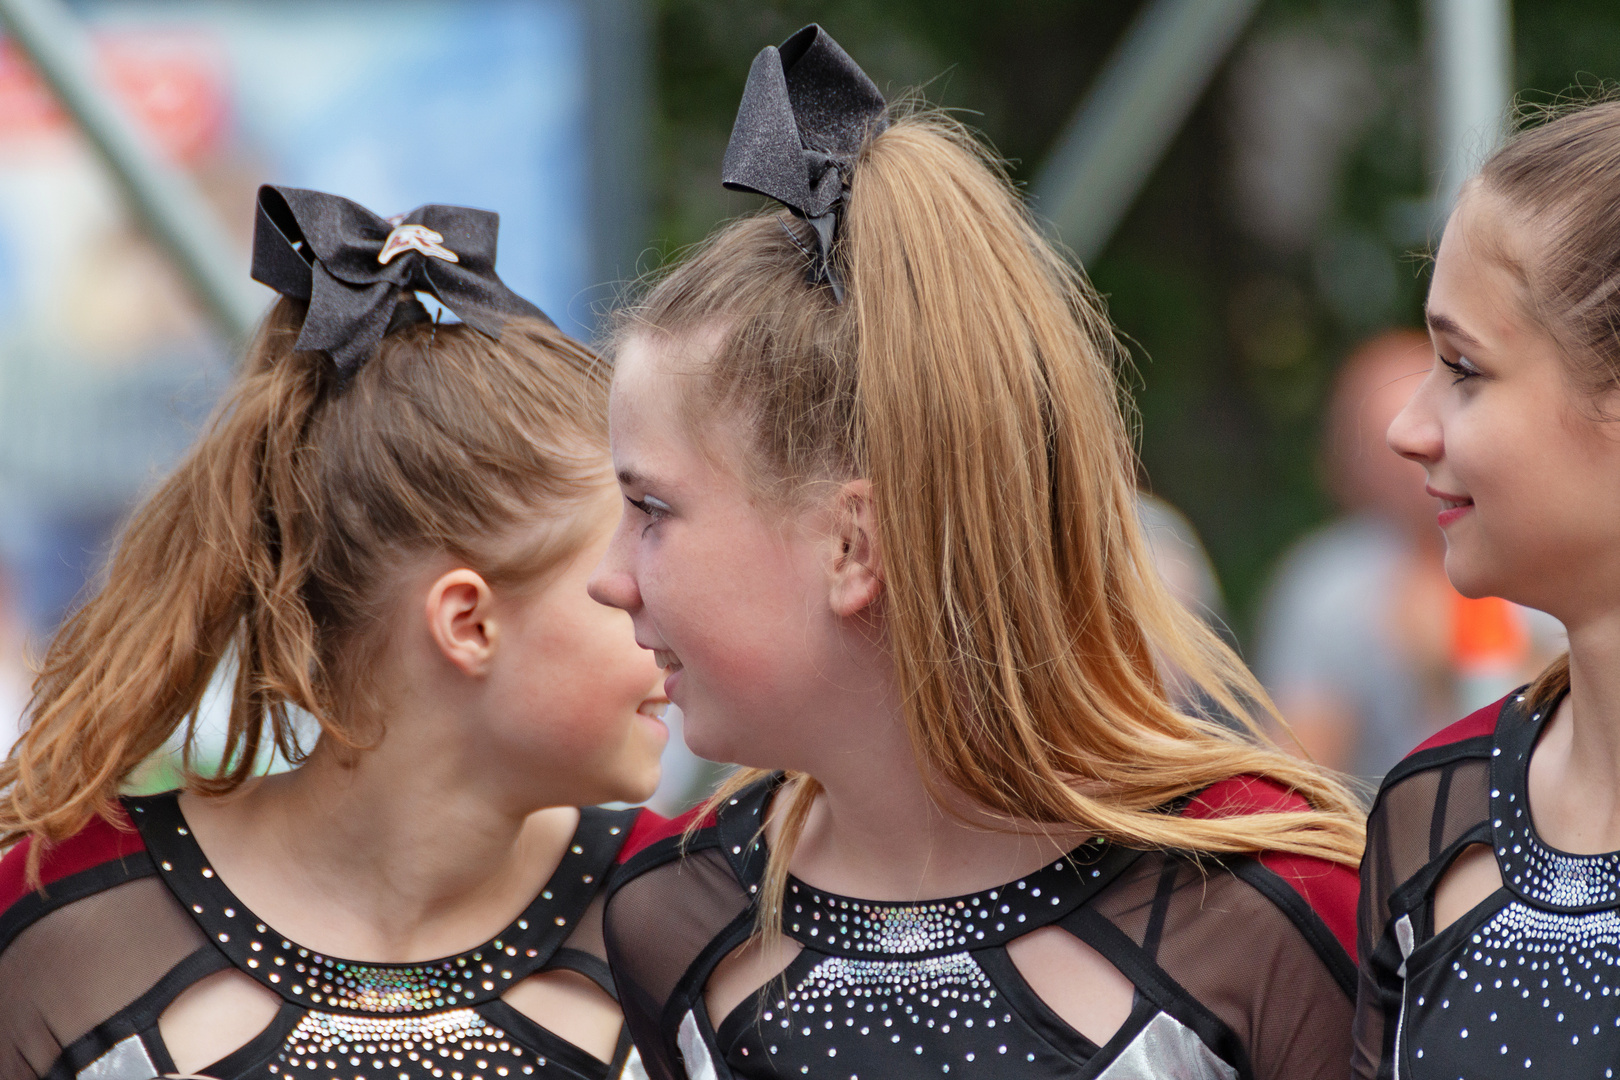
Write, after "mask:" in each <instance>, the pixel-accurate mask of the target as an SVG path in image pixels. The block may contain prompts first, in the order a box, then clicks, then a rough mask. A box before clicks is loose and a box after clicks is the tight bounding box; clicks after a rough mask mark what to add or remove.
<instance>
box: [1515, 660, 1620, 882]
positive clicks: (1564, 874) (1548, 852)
mask: <svg viewBox="0 0 1620 1080" xmlns="http://www.w3.org/2000/svg"><path fill="white" fill-rule="evenodd" d="M1567 695H1568V691H1565V692H1564V693H1563V694H1560V695H1558V697H1556V698H1554V699H1553V700H1552V701H1550V702H1548V703H1547V704H1546V705H1545V706H1544V707H1541V708H1539V709H1536V708H1534V707H1533V706H1531V705H1530V703H1529V701H1528V698H1527V696H1526V695H1525V694H1524V693H1523V692H1520V693H1517V694H1516V695H1514V696H1513V697H1511V698H1509V699H1508V701H1507V702H1506V703H1505V704H1504V706H1503V709H1502V713H1501V714H1500V715H1499V717H1498V719H1497V726H1496V733H1495V737H1494V738H1493V739H1492V743H1493V745H1492V747H1491V790H1490V810H1491V839H1492V841H1493V846H1494V848H1495V852H1496V860H1497V868H1498V870H1499V871H1500V872H1501V875H1502V884H1503V885H1504V886H1505V887H1506V888H1507V889H1508V891H1510V892H1512V893H1513V894H1514V895H1516V896H1518V897H1519V898H1520V899H1522V900H1525V901H1527V902H1529V903H1531V904H1533V905H1535V906H1538V907H1544V908H1551V909H1555V910H1561V911H1574V912H1583V911H1599V910H1605V909H1608V908H1613V907H1616V906H1620V849H1615V850H1611V851H1599V852H1591V853H1586V854H1582V853H1578V852H1573V851H1565V850H1563V849H1562V848H1558V847H1555V846H1553V845H1552V844H1550V843H1548V842H1547V841H1546V840H1545V839H1544V838H1543V837H1542V835H1541V831H1540V830H1539V829H1538V828H1537V827H1536V821H1535V813H1534V810H1533V808H1532V807H1531V805H1530V761H1531V758H1533V757H1534V755H1535V751H1536V747H1537V746H1538V745H1539V744H1540V742H1541V736H1542V735H1543V733H1545V731H1546V729H1547V724H1548V723H1549V722H1550V721H1551V720H1552V717H1553V714H1554V713H1556V712H1557V711H1558V707H1559V706H1560V705H1561V704H1562V703H1563V701H1564V698H1565V697H1566V696H1567ZM1526 713H1529V715H1528V716H1526V715H1525V714H1526ZM1538 875H1540V877H1539V878H1538ZM1527 877H1528V878H1530V880H1528V881H1526V880H1525V879H1526V878H1527ZM1546 886H1550V887H1546Z"/></svg>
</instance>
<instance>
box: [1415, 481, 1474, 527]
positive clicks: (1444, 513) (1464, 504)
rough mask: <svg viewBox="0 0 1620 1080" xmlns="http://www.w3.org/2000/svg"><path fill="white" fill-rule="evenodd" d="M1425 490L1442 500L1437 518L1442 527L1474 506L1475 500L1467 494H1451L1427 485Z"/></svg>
mask: <svg viewBox="0 0 1620 1080" xmlns="http://www.w3.org/2000/svg"><path fill="white" fill-rule="evenodd" d="M1423 490H1424V491H1427V492H1428V493H1429V494H1430V495H1431V496H1433V497H1434V498H1436V499H1439V500H1440V513H1439V514H1438V515H1437V516H1436V518H1435V520H1436V521H1437V522H1438V523H1439V525H1440V527H1441V528H1442V529H1443V528H1445V527H1446V526H1447V525H1450V524H1451V523H1452V522H1453V521H1456V520H1457V519H1458V518H1460V517H1462V516H1463V515H1464V514H1466V513H1467V512H1468V511H1470V510H1472V509H1473V508H1474V500H1473V499H1470V498H1469V497H1468V496H1466V495H1451V494H1448V493H1447V492H1444V491H1436V490H1435V489H1434V488H1433V487H1430V486H1425V487H1424V489H1423Z"/></svg>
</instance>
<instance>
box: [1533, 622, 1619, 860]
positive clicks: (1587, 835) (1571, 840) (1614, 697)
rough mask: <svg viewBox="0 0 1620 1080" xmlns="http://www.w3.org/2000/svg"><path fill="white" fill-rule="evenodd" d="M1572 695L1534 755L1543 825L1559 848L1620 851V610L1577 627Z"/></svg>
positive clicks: (1572, 636)
mask: <svg viewBox="0 0 1620 1080" xmlns="http://www.w3.org/2000/svg"><path fill="white" fill-rule="evenodd" d="M1568 630H1569V681H1570V691H1569V694H1568V696H1567V697H1565V699H1564V700H1563V702H1562V703H1561V704H1560V705H1559V707H1558V710H1557V712H1556V713H1555V714H1554V716H1553V717H1552V719H1551V720H1550V721H1549V722H1548V726H1547V729H1546V731H1545V732H1544V733H1543V735H1542V738H1541V741H1540V743H1539V745H1538V746H1537V747H1536V750H1535V753H1534V755H1533V756H1532V758H1531V765H1530V800H1531V805H1532V806H1533V807H1534V815H1535V821H1536V827H1537V829H1538V830H1539V831H1540V832H1541V834H1542V836H1543V837H1544V838H1545V839H1546V840H1547V841H1548V842H1549V843H1551V844H1552V845H1554V846H1555V847H1560V848H1564V849H1565V850H1568V851H1576V852H1595V851H1610V850H1614V849H1616V848H1620V791H1617V790H1616V787H1617V785H1616V781H1617V780H1620V611H1617V612H1613V613H1603V614H1601V615H1598V616H1596V617H1593V618H1590V619H1585V620H1581V621H1579V622H1571V623H1570V624H1569V625H1568Z"/></svg>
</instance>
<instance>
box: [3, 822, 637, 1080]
mask: <svg viewBox="0 0 1620 1080" xmlns="http://www.w3.org/2000/svg"><path fill="white" fill-rule="evenodd" d="M122 809H123V811H124V815H125V817H124V820H122V821H120V822H118V823H116V824H114V823H109V822H107V821H103V820H101V819H97V820H96V821H95V822H93V823H92V824H91V825H89V826H88V827H86V828H85V829H84V830H82V831H81V832H80V833H78V834H77V835H75V836H73V837H71V838H70V839H68V840H66V841H64V842H63V843H61V844H57V845H54V846H53V847H52V848H51V849H50V850H49V851H48V852H47V853H46V855H45V857H44V859H43V862H42V866H41V870H42V877H43V880H44V891H43V893H42V892H40V891H36V890H31V889H29V888H28V887H27V884H26V882H25V879H24V874H23V869H24V862H25V860H26V858H27V847H28V841H26V840H25V841H23V842H22V843H21V844H19V845H17V846H16V847H15V848H13V849H12V850H11V851H10V852H9V853H7V855H6V857H5V858H4V859H3V860H0V1080H147V1078H149V1077H153V1076H157V1075H159V1074H163V1073H173V1072H174V1071H175V1067H174V1062H173V1060H172V1059H171V1058H170V1056H169V1052H168V1050H167V1049H166V1048H165V1047H164V1045H163V1039H162V1036H161V1035H160V1033H159V1031H158V1019H159V1017H160V1016H161V1015H162V1013H163V1011H164V1009H165V1008H167V1007H168V1005H169V1004H170V1003H171V1002H173V1001H174V1000H175V998H177V997H178V996H179V995H180V994H181V993H182V992H183V991H185V990H186V989H187V988H188V987H190V986H191V985H193V984H194V983H196V982H197V981H198V980H200V979H203V978H205V977H207V976H209V975H212V974H214V973H215V972H219V971H223V970H226V969H229V968H235V969H236V970H237V971H240V972H242V973H243V974H245V975H247V976H249V977H250V978H252V979H253V980H254V981H255V982H257V983H259V984H260V985H261V986H263V987H265V988H267V989H269V990H271V991H273V992H274V993H275V994H277V995H278V996H279V997H280V998H281V1001H282V1004H281V1008H280V1011H279V1012H278V1013H277V1014H276V1016H275V1019H274V1020H272V1021H271V1023H270V1025H269V1026H268V1027H267V1028H266V1029H265V1030H264V1031H263V1032H261V1033H260V1034H259V1035H258V1036H256V1037H255V1038H253V1039H252V1040H251V1041H250V1042H248V1043H247V1045H245V1046H243V1047H241V1048H240V1049H239V1050H236V1051H235V1052H233V1053H231V1054H230V1055H228V1056H227V1057H225V1058H223V1059H222V1060H220V1061H218V1062H216V1063H214V1064H213V1065H210V1066H208V1067H206V1068H204V1069H203V1070H201V1071H202V1072H203V1073H205V1074H207V1075H208V1076H211V1077H217V1078H219V1080H238V1078H244V1080H245V1078H250V1077H251V1078H254V1080H292V1078H294V1077H297V1078H301V1080H550V1078H553V1077H557V1078H569V1080H579V1078H585V1080H607V1078H609V1077H617V1076H618V1075H619V1074H620V1073H621V1071H623V1069H624V1065H625V1059H626V1058H627V1056H628V1055H629V1054H630V1047H629V1042H628V1039H627V1038H623V1039H621V1040H620V1042H621V1047H620V1052H619V1054H618V1055H617V1060H616V1061H615V1062H613V1063H611V1064H610V1063H608V1062H604V1061H600V1060H598V1059H597V1058H595V1057H593V1056H592V1055H591V1054H589V1053H587V1052H586V1051H584V1050H581V1049H580V1048H578V1047H576V1046H574V1045H573V1044H571V1043H569V1042H567V1041H565V1040H563V1039H562V1038H561V1037H559V1036H557V1035H554V1034H553V1033H551V1032H550V1031H548V1030H546V1028H544V1027H543V1026H541V1025H540V1024H538V1023H536V1022H535V1021H533V1020H531V1019H529V1018H528V1017H527V1016H525V1015H523V1014H522V1013H520V1012H518V1011H517V1010H516V1009H514V1008H512V1007H511V1006H510V1005H508V1004H506V1002H505V1001H503V1000H502V998H501V995H502V994H504V993H505V992H506V991H507V990H510V989H511V988H512V987H513V986H514V985H516V984H517V983H519V982H521V981H522V980H523V979H525V978H527V977H528V976H530V975H534V974H536V973H538V972H542V971H552V970H557V969H569V970H572V971H575V972H578V973H580V974H583V975H585V976H587V977H588V978H590V979H592V980H593V981H594V982H596V983H597V984H598V985H599V986H601V987H602V988H603V989H604V990H606V991H607V992H608V993H609V994H612V993H613V983H612V980H611V977H610V975H609V973H608V969H607V964H606V961H605V954H604V951H603V942H602V904H603V889H604V885H605V884H606V879H607V876H608V873H607V872H608V870H609V869H610V868H611V867H612V865H613V862H614V859H615V858H616V857H617V855H618V853H619V851H620V849H621V848H622V847H623V846H624V844H625V842H626V840H628V839H629V838H630V836H631V834H632V833H633V832H634V831H635V830H636V829H637V828H638V827H639V828H643V829H645V828H648V827H651V826H653V825H655V824H661V823H662V819H660V818H657V817H656V816H654V815H650V814H645V813H644V812H640V811H634V810H627V811H609V810H601V809H585V810H582V811H580V821H579V825H578V827H577V829H576V830H575V833H574V836H573V838H572V840H570V842H569V846H568V849H567V851H566V852H565V853H564V855H563V858H562V861H561V863H560V864H559V865H558V867H557V869H556V872H555V873H553V874H552V876H551V878H550V880H548V881H547V882H546V885H545V888H544V889H543V890H542V891H541V893H540V895H539V896H537V897H535V899H534V902H533V903H532V904H530V905H529V907H528V909H527V910H525V911H524V913H523V914H522V915H521V916H520V917H519V918H518V919H517V920H516V921H514V922H513V923H512V925H510V926H508V927H507V928H506V929H505V930H503V931H502V932H501V933H500V934H499V935H497V936H496V937H495V938H493V939H491V940H490V941H488V942H485V943H484V944H483V945H481V946H479V947H477V948H474V949H469V950H467V951H466V952H464V953H460V954H459V955H456V956H450V957H445V958H443V959H439V960H434V961H431V962H425V963H416V964H370V963H357V962H354V961H348V960H340V959H337V958H335V957H330V956H324V955H321V954H319V953H317V952H315V951H314V950H312V949H308V948H304V947H302V946H300V945H299V944H298V943H297V942H294V941H290V940H288V939H287V938H284V937H283V936H281V935H280V934H278V933H276V931H275V930H274V929H273V928H271V927H269V926H266V925H265V924H264V923H263V922H261V921H260V920H259V919H257V918H256V917H255V916H254V914H253V913H252V912H251V911H249V910H248V909H247V907H246V906H244V905H243V904H242V902H241V901H240V900H238V899H237V898H236V897H235V896H233V895H232V894H231V892H230V890H229V889H227V888H226V887H225V883H224V882H223V881H221V880H220V879H219V877H218V876H216V875H215V873H214V871H213V869H212V868H211V867H210V866H209V864H208V859H207V858H206V856H205V855H204V854H203V851H202V849H201V848H200V847H198V846H197V842H196V840H195V839H194V838H193V837H192V836H191V833H190V830H189V829H188V828H187V827H186V822H185V818H184V817H183V816H182V815H181V812H180V807H179V802H178V800H177V798H176V796H175V794H174V793H173V792H171V793H169V794H165V795H156V796H150V797H144V798H129V799H125V800H124V801H123V807H122Z"/></svg>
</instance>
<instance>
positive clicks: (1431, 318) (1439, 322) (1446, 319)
mask: <svg viewBox="0 0 1620 1080" xmlns="http://www.w3.org/2000/svg"><path fill="white" fill-rule="evenodd" d="M1423 314H1424V318H1425V319H1427V320H1428V323H1429V330H1430V332H1432V333H1436V334H1445V335H1446V336H1448V337H1454V338H1456V339H1457V340H1458V341H1461V342H1462V343H1464V344H1465V345H1478V344H1480V341H1479V339H1478V338H1476V337H1475V336H1474V335H1473V334H1470V333H1469V332H1468V331H1466V330H1464V329H1463V328H1462V324H1461V323H1459V322H1458V321H1457V320H1456V319H1453V318H1452V317H1451V316H1450V315H1442V314H1441V313H1439V312H1437V311H1427V310H1426V311H1424V313H1423Z"/></svg>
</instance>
